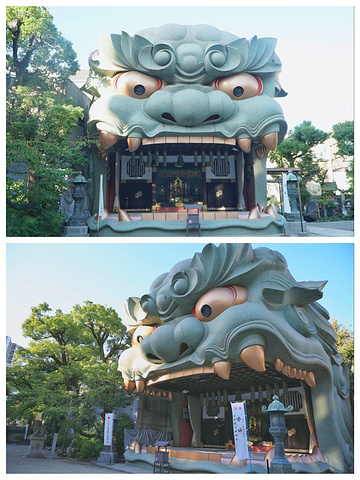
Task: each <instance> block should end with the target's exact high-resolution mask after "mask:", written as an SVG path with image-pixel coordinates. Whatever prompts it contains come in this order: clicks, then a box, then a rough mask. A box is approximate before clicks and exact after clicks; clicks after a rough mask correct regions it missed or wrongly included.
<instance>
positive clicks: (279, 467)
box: [270, 461, 295, 473]
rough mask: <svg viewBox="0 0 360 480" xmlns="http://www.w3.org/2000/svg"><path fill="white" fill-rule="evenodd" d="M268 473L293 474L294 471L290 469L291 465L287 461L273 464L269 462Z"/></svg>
mask: <svg viewBox="0 0 360 480" xmlns="http://www.w3.org/2000/svg"><path fill="white" fill-rule="evenodd" d="M270 473H295V470H294V469H293V468H292V466H291V463H290V462H288V461H285V462H278V463H275V464H274V461H272V462H271V466H270Z"/></svg>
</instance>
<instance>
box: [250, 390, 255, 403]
mask: <svg viewBox="0 0 360 480" xmlns="http://www.w3.org/2000/svg"><path fill="white" fill-rule="evenodd" d="M250 398H251V403H255V387H250Z"/></svg>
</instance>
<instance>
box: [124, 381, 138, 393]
mask: <svg viewBox="0 0 360 480" xmlns="http://www.w3.org/2000/svg"><path fill="white" fill-rule="evenodd" d="M124 386H125V390H126V391H127V392H128V393H132V392H133V391H134V390H135V388H136V385H135V382H133V381H132V380H124Z"/></svg>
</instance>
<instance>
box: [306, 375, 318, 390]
mask: <svg viewBox="0 0 360 480" xmlns="http://www.w3.org/2000/svg"><path fill="white" fill-rule="evenodd" d="M304 380H305V383H307V384H308V385H309V387H315V386H316V381H315V375H314V373H313V372H306V375H305V379H304Z"/></svg>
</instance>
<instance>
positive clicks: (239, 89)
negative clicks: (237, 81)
mask: <svg viewBox="0 0 360 480" xmlns="http://www.w3.org/2000/svg"><path fill="white" fill-rule="evenodd" d="M243 93H244V89H243V87H240V86H237V87H235V88H234V90H233V94H234V96H235V97H241V95H242V94H243Z"/></svg>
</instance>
